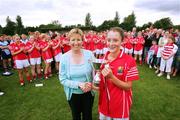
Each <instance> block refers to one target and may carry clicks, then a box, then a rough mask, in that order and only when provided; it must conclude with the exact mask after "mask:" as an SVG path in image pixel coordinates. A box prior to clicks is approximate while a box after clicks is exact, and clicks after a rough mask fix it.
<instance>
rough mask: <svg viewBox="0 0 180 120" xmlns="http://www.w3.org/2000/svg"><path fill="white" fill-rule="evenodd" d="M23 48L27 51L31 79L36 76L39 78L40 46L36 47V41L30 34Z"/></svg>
mask: <svg viewBox="0 0 180 120" xmlns="http://www.w3.org/2000/svg"><path fill="white" fill-rule="evenodd" d="M25 49H26V51H27V52H28V57H29V61H30V64H31V73H32V76H33V79H34V80H35V79H36V78H37V77H38V78H41V77H42V75H41V66H40V65H41V54H40V48H39V47H38V42H37V40H36V39H35V38H34V36H30V39H29V41H28V42H27V43H26V45H25ZM36 71H37V73H36Z"/></svg>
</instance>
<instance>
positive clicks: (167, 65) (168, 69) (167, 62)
mask: <svg viewBox="0 0 180 120" xmlns="http://www.w3.org/2000/svg"><path fill="white" fill-rule="evenodd" d="M173 58H174V57H171V58H169V59H168V60H164V59H163V58H161V64H160V70H161V71H165V72H171V67H172V63H173ZM165 68H166V69H165ZM164 69H165V70H164Z"/></svg>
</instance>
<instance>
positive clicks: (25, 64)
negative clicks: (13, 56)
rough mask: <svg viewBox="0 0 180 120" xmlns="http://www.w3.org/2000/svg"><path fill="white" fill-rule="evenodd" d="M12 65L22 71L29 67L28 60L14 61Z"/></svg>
mask: <svg viewBox="0 0 180 120" xmlns="http://www.w3.org/2000/svg"><path fill="white" fill-rule="evenodd" d="M14 63H15V65H16V68H17V69H23V68H26V67H29V61H28V59H25V60H15V61H14Z"/></svg>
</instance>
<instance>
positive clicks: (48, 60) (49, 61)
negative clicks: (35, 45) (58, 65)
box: [45, 58, 53, 63]
mask: <svg viewBox="0 0 180 120" xmlns="http://www.w3.org/2000/svg"><path fill="white" fill-rule="evenodd" d="M52 61H53V58H51V59H46V60H45V62H46V63H51V62H52Z"/></svg>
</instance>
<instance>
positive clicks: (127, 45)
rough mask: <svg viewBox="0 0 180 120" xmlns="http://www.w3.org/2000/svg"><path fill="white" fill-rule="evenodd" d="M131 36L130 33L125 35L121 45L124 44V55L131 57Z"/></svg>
mask: <svg viewBox="0 0 180 120" xmlns="http://www.w3.org/2000/svg"><path fill="white" fill-rule="evenodd" d="M133 40H134V39H133V36H132V35H131V33H130V32H128V33H127V36H125V38H124V41H123V44H124V50H125V53H127V54H129V55H131V56H132V53H133Z"/></svg>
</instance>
